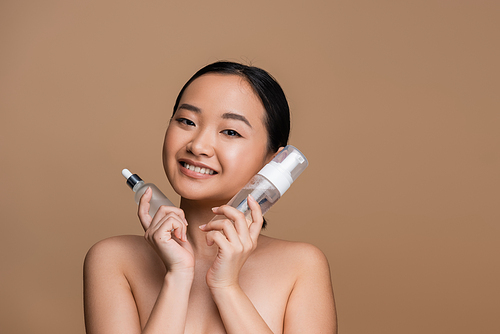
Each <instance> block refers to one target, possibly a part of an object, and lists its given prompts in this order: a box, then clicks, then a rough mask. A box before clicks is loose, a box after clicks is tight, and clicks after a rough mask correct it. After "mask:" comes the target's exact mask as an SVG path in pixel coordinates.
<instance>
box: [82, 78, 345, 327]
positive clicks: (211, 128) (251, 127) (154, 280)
mask: <svg viewBox="0 0 500 334" xmlns="http://www.w3.org/2000/svg"><path fill="white" fill-rule="evenodd" d="M229 113H230V114H231V115H229V116H228V114H229ZM263 113H264V110H263V107H262V104H261V102H260V100H259V99H258V98H257V96H256V95H255V93H254V92H253V90H252V89H251V87H250V86H249V85H248V83H246V82H245V81H244V80H242V78H241V77H238V76H234V75H213V74H209V75H204V76H202V77H200V78H198V79H196V80H195V81H193V83H192V84H191V85H190V86H189V87H188V88H187V89H186V91H185V93H184V95H183V97H182V99H181V103H180V107H179V109H178V110H177V111H176V114H175V115H174V119H173V120H172V122H171V123H170V125H169V128H168V129H167V134H166V137H165V145H164V165H165V171H166V173H167V177H168V178H169V181H170V183H171V185H172V187H173V188H174V189H175V190H176V191H177V193H179V194H180V195H181V204H180V208H174V207H161V208H160V209H159V210H158V212H157V213H156V215H155V216H154V217H151V216H149V214H148V210H149V200H150V198H151V191H146V193H145V194H144V195H143V197H142V199H141V202H140V204H139V211H138V216H139V219H140V221H141V224H142V226H143V228H144V230H145V235H144V237H141V236H119V237H113V238H109V239H105V240H103V241H101V242H99V243H97V244H96V245H94V246H93V247H92V248H91V249H90V250H89V252H88V254H87V257H86V260H85V266H84V283H85V296H84V297H85V321H86V328H87V333H89V334H98V333H106V334H109V333H120V334H123V333H253V334H255V333H287V334H288V333H336V317H335V305H334V299H333V291H332V286H331V281H330V270H329V267H328V262H327V260H326V258H325V256H324V255H323V253H322V252H321V251H319V250H318V249H317V248H316V247H314V246H311V245H308V244H304V243H296V242H287V241H282V240H278V239H273V238H269V237H266V236H263V235H260V232H261V228H262V222H263V219H262V214H261V211H260V207H259V205H258V204H257V203H256V202H255V201H254V200H253V199H252V198H251V197H249V198H248V203H249V207H250V209H251V210H252V221H251V222H250V221H247V220H246V219H245V218H244V216H243V214H242V213H240V212H239V211H237V210H236V209H234V208H231V207H229V206H226V205H222V204H223V203H227V201H228V200H229V199H230V198H231V197H232V196H233V195H234V194H235V193H236V192H237V191H238V190H239V189H241V188H242V187H243V185H244V184H245V183H246V182H247V181H248V180H249V179H250V178H251V176H253V175H254V174H255V173H256V172H257V171H258V170H259V169H260V168H261V167H262V166H263V165H264V164H265V163H267V162H268V161H269V160H270V159H272V157H273V155H274V154H275V153H274V152H268V151H267V149H266V145H265V141H264V143H263V141H262V138H263V135H264V138H265V136H266V130H265V126H264V123H263V121H262V120H263ZM235 114H237V115H238V116H237V117H236V116H234V115H235ZM241 116H243V118H244V119H245V121H242V119H243V118H242V117H241ZM186 163H187V164H191V165H194V166H197V167H200V168H205V169H206V170H211V171H212V172H213V173H208V172H204V170H201V172H200V169H199V168H198V169H197V170H196V171H193V170H190V169H189V168H187V166H186ZM215 215H217V216H218V217H220V218H221V219H217V220H213V221H212V218H213V217H214V216H215ZM283 226H286V224H284V225H283Z"/></svg>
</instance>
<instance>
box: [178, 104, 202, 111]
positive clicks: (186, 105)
mask: <svg viewBox="0 0 500 334" xmlns="http://www.w3.org/2000/svg"><path fill="white" fill-rule="evenodd" d="M178 109H186V110H189V111H193V112H195V113H201V109H200V108H198V107H195V106H193V105H191V104H187V103H183V104H181V105H180V107H179V108H178Z"/></svg>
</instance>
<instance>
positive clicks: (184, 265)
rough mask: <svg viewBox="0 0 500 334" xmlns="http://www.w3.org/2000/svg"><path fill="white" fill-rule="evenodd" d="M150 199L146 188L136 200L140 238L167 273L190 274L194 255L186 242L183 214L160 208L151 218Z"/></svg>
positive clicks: (179, 211) (150, 195)
mask: <svg viewBox="0 0 500 334" xmlns="http://www.w3.org/2000/svg"><path fill="white" fill-rule="evenodd" d="M151 197H152V191H151V188H148V189H147V190H146V191H145V192H144V194H143V195H142V197H141V200H140V201H139V209H138V213H137V215H138V216H139V219H140V221H141V224H142V227H143V228H144V231H145V232H146V233H145V234H144V238H145V239H146V240H147V241H148V242H149V243H150V244H151V246H152V247H153V249H154V250H155V251H156V252H157V253H158V255H159V256H160V258H161V259H162V261H163V263H164V264H165V267H166V268H167V270H168V271H169V272H186V271H188V272H192V271H193V270H194V262H195V261H194V253H193V248H192V247H191V244H190V243H189V241H188V240H187V236H186V232H187V224H188V223H187V220H186V218H185V216H184V211H182V210H181V209H179V208H176V207H173V206H161V207H160V208H159V209H158V211H157V212H156V214H155V216H154V217H151V216H150V215H149V206H150V204H149V201H150V200H151Z"/></svg>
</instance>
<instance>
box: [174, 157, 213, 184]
mask: <svg viewBox="0 0 500 334" xmlns="http://www.w3.org/2000/svg"><path fill="white" fill-rule="evenodd" d="M179 165H180V167H181V172H182V173H183V174H184V175H187V176H189V177H193V178H195V179H208V178H210V177H212V176H213V175H215V174H217V172H216V171H215V170H213V169H211V168H210V167H208V166H206V165H204V164H202V163H198V162H194V161H192V160H187V159H186V160H181V161H179Z"/></svg>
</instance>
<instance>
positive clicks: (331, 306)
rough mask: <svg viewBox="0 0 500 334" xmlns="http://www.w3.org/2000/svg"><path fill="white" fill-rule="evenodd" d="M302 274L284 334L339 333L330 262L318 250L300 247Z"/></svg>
mask: <svg viewBox="0 0 500 334" xmlns="http://www.w3.org/2000/svg"><path fill="white" fill-rule="evenodd" d="M297 247H300V249H299V250H298V251H297V252H294V253H296V254H299V258H298V259H297V260H298V261H299V263H300V265H299V266H298V268H299V270H300V271H299V273H298V277H297V281H296V282H295V285H294V287H293V290H292V292H291V294H290V298H289V300H288V304H287V307H286V311H285V322H284V333H286V334H294V333H298V334H299V333H334V334H335V333H337V314H336V310H335V301H334V297H333V289H332V283H331V276H330V268H329V265H328V261H327V259H326V257H325V255H324V254H323V252H321V250H319V249H318V248H316V247H314V246H312V245H309V244H298V245H297Z"/></svg>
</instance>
